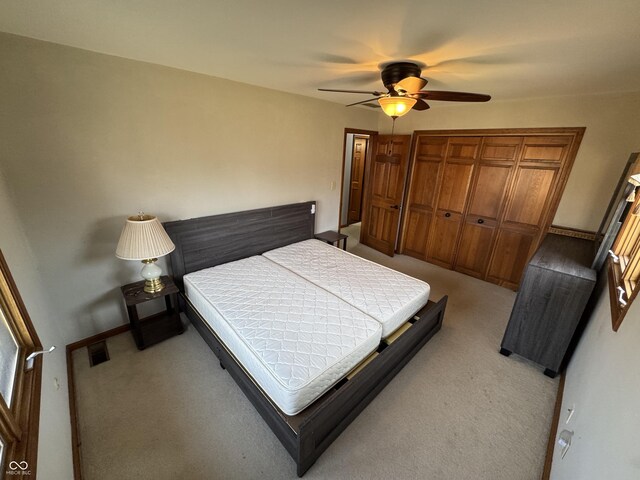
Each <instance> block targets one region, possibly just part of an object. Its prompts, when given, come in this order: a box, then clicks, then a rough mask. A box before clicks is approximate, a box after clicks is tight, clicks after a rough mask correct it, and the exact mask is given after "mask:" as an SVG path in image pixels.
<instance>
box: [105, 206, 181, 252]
mask: <svg viewBox="0 0 640 480" xmlns="http://www.w3.org/2000/svg"><path fill="white" fill-rule="evenodd" d="M175 248H176V246H175V245H174V244H173V242H172V241H171V239H170V238H169V235H167V232H165V231H164V228H162V224H161V223H160V222H159V221H158V219H157V218H156V217H154V216H153V215H133V216H131V217H129V218H127V223H126V224H125V226H124V228H123V229H122V233H121V234H120V241H119V242H118V247H117V248H116V257H118V258H122V259H123V260H147V259H151V258H159V257H162V256H164V255H166V254H168V253H171V252H173V251H174V250H175Z"/></svg>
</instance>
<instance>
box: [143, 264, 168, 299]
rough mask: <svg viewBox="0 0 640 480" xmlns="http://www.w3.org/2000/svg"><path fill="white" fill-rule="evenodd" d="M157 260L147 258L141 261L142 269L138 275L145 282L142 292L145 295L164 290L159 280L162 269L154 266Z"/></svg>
mask: <svg viewBox="0 0 640 480" xmlns="http://www.w3.org/2000/svg"><path fill="white" fill-rule="evenodd" d="M156 260H158V259H157V258H149V259H147V260H142V263H144V267H142V271H141V272H140V275H142V278H144V279H145V280H146V282H144V291H145V292H147V293H158V292H160V291H161V290H162V289H163V288H164V283H163V282H162V280H160V274H161V273H162V269H161V268H160V267H158V266H157V265H156Z"/></svg>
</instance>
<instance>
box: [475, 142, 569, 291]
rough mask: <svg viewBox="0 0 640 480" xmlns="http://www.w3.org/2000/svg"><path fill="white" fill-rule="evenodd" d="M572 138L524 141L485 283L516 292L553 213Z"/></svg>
mask: <svg viewBox="0 0 640 480" xmlns="http://www.w3.org/2000/svg"><path fill="white" fill-rule="evenodd" d="M572 140H573V137H571V136H553V137H545V136H530V137H525V138H524V142H523V147H522V153H521V155H520V158H519V161H518V163H517V167H516V171H515V178H514V181H513V185H512V187H511V192H510V195H509V200H508V202H507V205H506V208H505V212H504V215H503V218H502V221H501V223H500V228H499V231H498V234H497V239H496V243H495V247H494V253H493V255H492V258H491V261H490V265H489V270H488V272H487V280H490V281H492V282H494V283H498V284H499V285H503V286H505V287H509V288H517V287H518V284H519V283H520V278H521V277H522V273H523V271H524V268H525V266H526V265H527V262H528V261H529V258H530V257H531V255H533V253H534V251H535V249H536V248H537V246H538V244H539V242H540V241H541V239H542V236H543V235H544V233H545V231H544V230H545V229H546V227H547V226H548V224H549V223H550V222H551V220H552V218H551V215H553V214H554V213H555V208H551V206H552V205H554V206H555V205H557V203H558V201H559V198H557V197H558V196H559V192H558V188H557V186H558V182H559V180H560V174H561V171H562V168H563V166H564V165H565V163H566V158H567V155H568V154H569V151H570V148H571V143H572Z"/></svg>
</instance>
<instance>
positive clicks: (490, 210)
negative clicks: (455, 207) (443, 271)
mask: <svg viewBox="0 0 640 480" xmlns="http://www.w3.org/2000/svg"><path fill="white" fill-rule="evenodd" d="M521 144H522V137H485V138H484V141H483V142H482V146H481V149H480V158H479V161H478V166H477V167H476V174H475V176H474V180H473V187H472V192H471V198H470V200H469V206H468V208H467V211H466V214H465V217H464V220H463V223H462V233H461V236H460V243H459V245H458V254H457V256H456V262H455V265H454V269H455V270H457V271H459V272H462V273H466V274H467V275H472V276H474V277H478V278H484V277H485V275H486V270H487V264H488V262H489V257H490V255H491V251H492V249H493V244H494V241H495V236H496V231H497V228H498V222H499V217H500V214H501V213H502V210H503V205H504V201H505V198H506V196H507V191H508V187H509V186H510V184H511V181H512V178H513V172H514V170H515V165H516V160H517V158H518V153H519V152H520V147H521Z"/></svg>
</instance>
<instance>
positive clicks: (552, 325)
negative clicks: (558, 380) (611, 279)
mask: <svg viewBox="0 0 640 480" xmlns="http://www.w3.org/2000/svg"><path fill="white" fill-rule="evenodd" d="M593 257H594V244H593V242H592V241H589V240H583V239H580V238H573V237H568V236H563V235H556V234H548V235H547V236H546V238H545V239H544V241H543V242H542V244H541V245H540V247H539V248H538V250H537V251H536V253H535V254H534V256H533V257H532V258H531V261H530V262H529V264H528V265H527V267H526V270H525V274H524V277H523V279H522V283H521V284H520V289H519V291H518V294H517V296H516V301H515V304H514V306H513V311H512V312H511V317H510V318H509V324H508V325H507V329H506V331H505V333H504V338H503V339H502V345H501V347H502V348H501V349H500V353H502V354H503V355H506V356H509V355H511V354H512V353H517V354H518V355H520V356H522V357H525V358H528V359H529V360H532V361H534V362H535V363H537V364H539V365H541V366H543V367H544V368H545V371H544V373H545V375H547V376H549V377H552V378H553V377H555V376H556V375H557V374H558V372H559V370H560V366H561V364H562V361H563V359H564V356H565V353H566V351H567V348H568V346H569V343H570V342H571V338H572V337H573V334H574V332H575V330H576V327H577V325H578V323H579V321H580V317H581V316H582V313H583V311H584V309H585V306H586V305H587V301H588V300H589V296H590V295H591V292H592V291H593V287H594V286H595V283H596V272H595V270H592V269H591V268H590V266H591V263H592V262H593Z"/></svg>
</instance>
